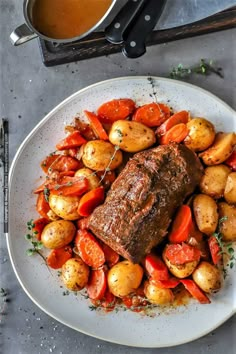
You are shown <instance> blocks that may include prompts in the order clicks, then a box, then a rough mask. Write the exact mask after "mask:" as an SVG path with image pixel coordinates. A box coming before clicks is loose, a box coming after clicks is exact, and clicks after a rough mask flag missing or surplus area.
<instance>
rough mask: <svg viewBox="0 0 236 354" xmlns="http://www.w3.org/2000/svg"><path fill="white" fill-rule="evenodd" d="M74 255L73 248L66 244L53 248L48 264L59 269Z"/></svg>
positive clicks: (48, 257)
mask: <svg viewBox="0 0 236 354" xmlns="http://www.w3.org/2000/svg"><path fill="white" fill-rule="evenodd" d="M71 257H72V248H71V247H70V246H65V247H62V248H57V249H55V250H51V252H50V253H49V255H48V256H47V264H48V265H49V267H51V268H53V269H59V268H61V267H62V266H63V264H65V263H66V261H68V259H70V258H71Z"/></svg>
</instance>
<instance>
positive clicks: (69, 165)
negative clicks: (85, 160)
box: [48, 155, 83, 172]
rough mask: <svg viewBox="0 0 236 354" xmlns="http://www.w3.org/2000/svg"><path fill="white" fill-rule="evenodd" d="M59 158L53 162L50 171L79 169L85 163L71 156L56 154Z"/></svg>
mask: <svg viewBox="0 0 236 354" xmlns="http://www.w3.org/2000/svg"><path fill="white" fill-rule="evenodd" d="M56 156H57V159H56V160H55V161H54V162H53V163H52V164H51V166H50V167H49V170H48V172H54V171H59V172H65V171H77V170H78V169H80V168H81V167H82V166H83V164H82V162H80V161H79V160H77V159H75V158H74V157H71V156H64V155H56Z"/></svg>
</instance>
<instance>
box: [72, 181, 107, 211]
mask: <svg viewBox="0 0 236 354" xmlns="http://www.w3.org/2000/svg"><path fill="white" fill-rule="evenodd" d="M104 197H105V195H104V188H103V187H98V188H96V189H92V190H91V191H89V192H87V193H86V194H84V195H83V196H82V197H81V199H80V201H79V206H78V213H79V215H81V216H89V215H90V214H91V213H92V212H93V210H94V209H95V208H96V207H97V206H98V205H100V204H102V202H103V201H104Z"/></svg>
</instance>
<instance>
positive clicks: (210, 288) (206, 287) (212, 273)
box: [192, 261, 221, 293]
mask: <svg viewBox="0 0 236 354" xmlns="http://www.w3.org/2000/svg"><path fill="white" fill-rule="evenodd" d="M192 277H193V280H194V281H195V283H196V284H197V285H198V286H199V288H201V289H202V290H203V291H205V292H206V293H213V292H216V291H218V290H219V289H220V288H221V272H220V270H219V269H218V268H217V267H215V266H213V265H212V264H211V263H209V262H205V261H203V262H201V263H200V264H199V265H198V266H197V268H196V269H195V271H194V272H193V274H192Z"/></svg>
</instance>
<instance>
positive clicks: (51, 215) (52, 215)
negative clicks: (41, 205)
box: [47, 209, 60, 221]
mask: <svg viewBox="0 0 236 354" xmlns="http://www.w3.org/2000/svg"><path fill="white" fill-rule="evenodd" d="M47 216H48V218H49V219H50V220H51V221H56V220H59V219H60V216H58V215H57V214H56V213H54V211H53V210H52V209H50V210H49V212H48V213H47Z"/></svg>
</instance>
